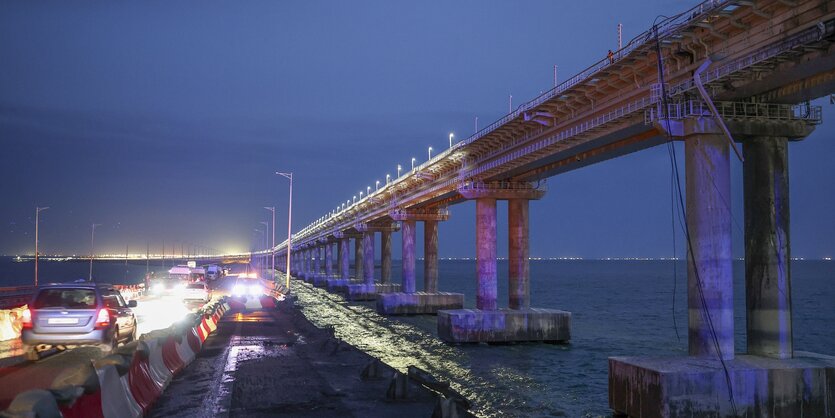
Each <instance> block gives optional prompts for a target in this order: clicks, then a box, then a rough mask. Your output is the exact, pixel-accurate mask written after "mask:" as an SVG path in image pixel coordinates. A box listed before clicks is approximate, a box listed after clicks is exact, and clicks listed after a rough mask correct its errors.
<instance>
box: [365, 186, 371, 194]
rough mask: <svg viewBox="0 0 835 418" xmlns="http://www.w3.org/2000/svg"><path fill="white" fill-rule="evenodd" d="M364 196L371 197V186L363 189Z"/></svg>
mask: <svg viewBox="0 0 835 418" xmlns="http://www.w3.org/2000/svg"><path fill="white" fill-rule="evenodd" d="M365 195H366V196H371V186H368V187H366V188H365Z"/></svg>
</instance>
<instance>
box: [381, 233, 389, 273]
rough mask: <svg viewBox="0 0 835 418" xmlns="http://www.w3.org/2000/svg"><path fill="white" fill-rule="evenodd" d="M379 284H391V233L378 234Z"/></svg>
mask: <svg viewBox="0 0 835 418" xmlns="http://www.w3.org/2000/svg"><path fill="white" fill-rule="evenodd" d="M380 283H382V284H388V283H391V231H382V232H380Z"/></svg>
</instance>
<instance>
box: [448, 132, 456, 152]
mask: <svg viewBox="0 0 835 418" xmlns="http://www.w3.org/2000/svg"><path fill="white" fill-rule="evenodd" d="M454 136H455V134H454V133H452V132H450V133H449V147H450V148H452V137H454Z"/></svg>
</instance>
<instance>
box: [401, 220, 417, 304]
mask: <svg viewBox="0 0 835 418" xmlns="http://www.w3.org/2000/svg"><path fill="white" fill-rule="evenodd" d="M401 234H402V235H403V246H402V257H403V266H402V271H403V273H402V275H401V276H402V280H403V284H402V288H403V292H405V293H414V292H415V221H413V220H404V221H402V222H401Z"/></svg>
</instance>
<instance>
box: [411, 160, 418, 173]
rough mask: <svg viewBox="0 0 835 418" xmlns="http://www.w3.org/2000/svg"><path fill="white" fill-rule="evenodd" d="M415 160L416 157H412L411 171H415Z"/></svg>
mask: <svg viewBox="0 0 835 418" xmlns="http://www.w3.org/2000/svg"><path fill="white" fill-rule="evenodd" d="M415 160H417V158H415V157H412V171H415Z"/></svg>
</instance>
